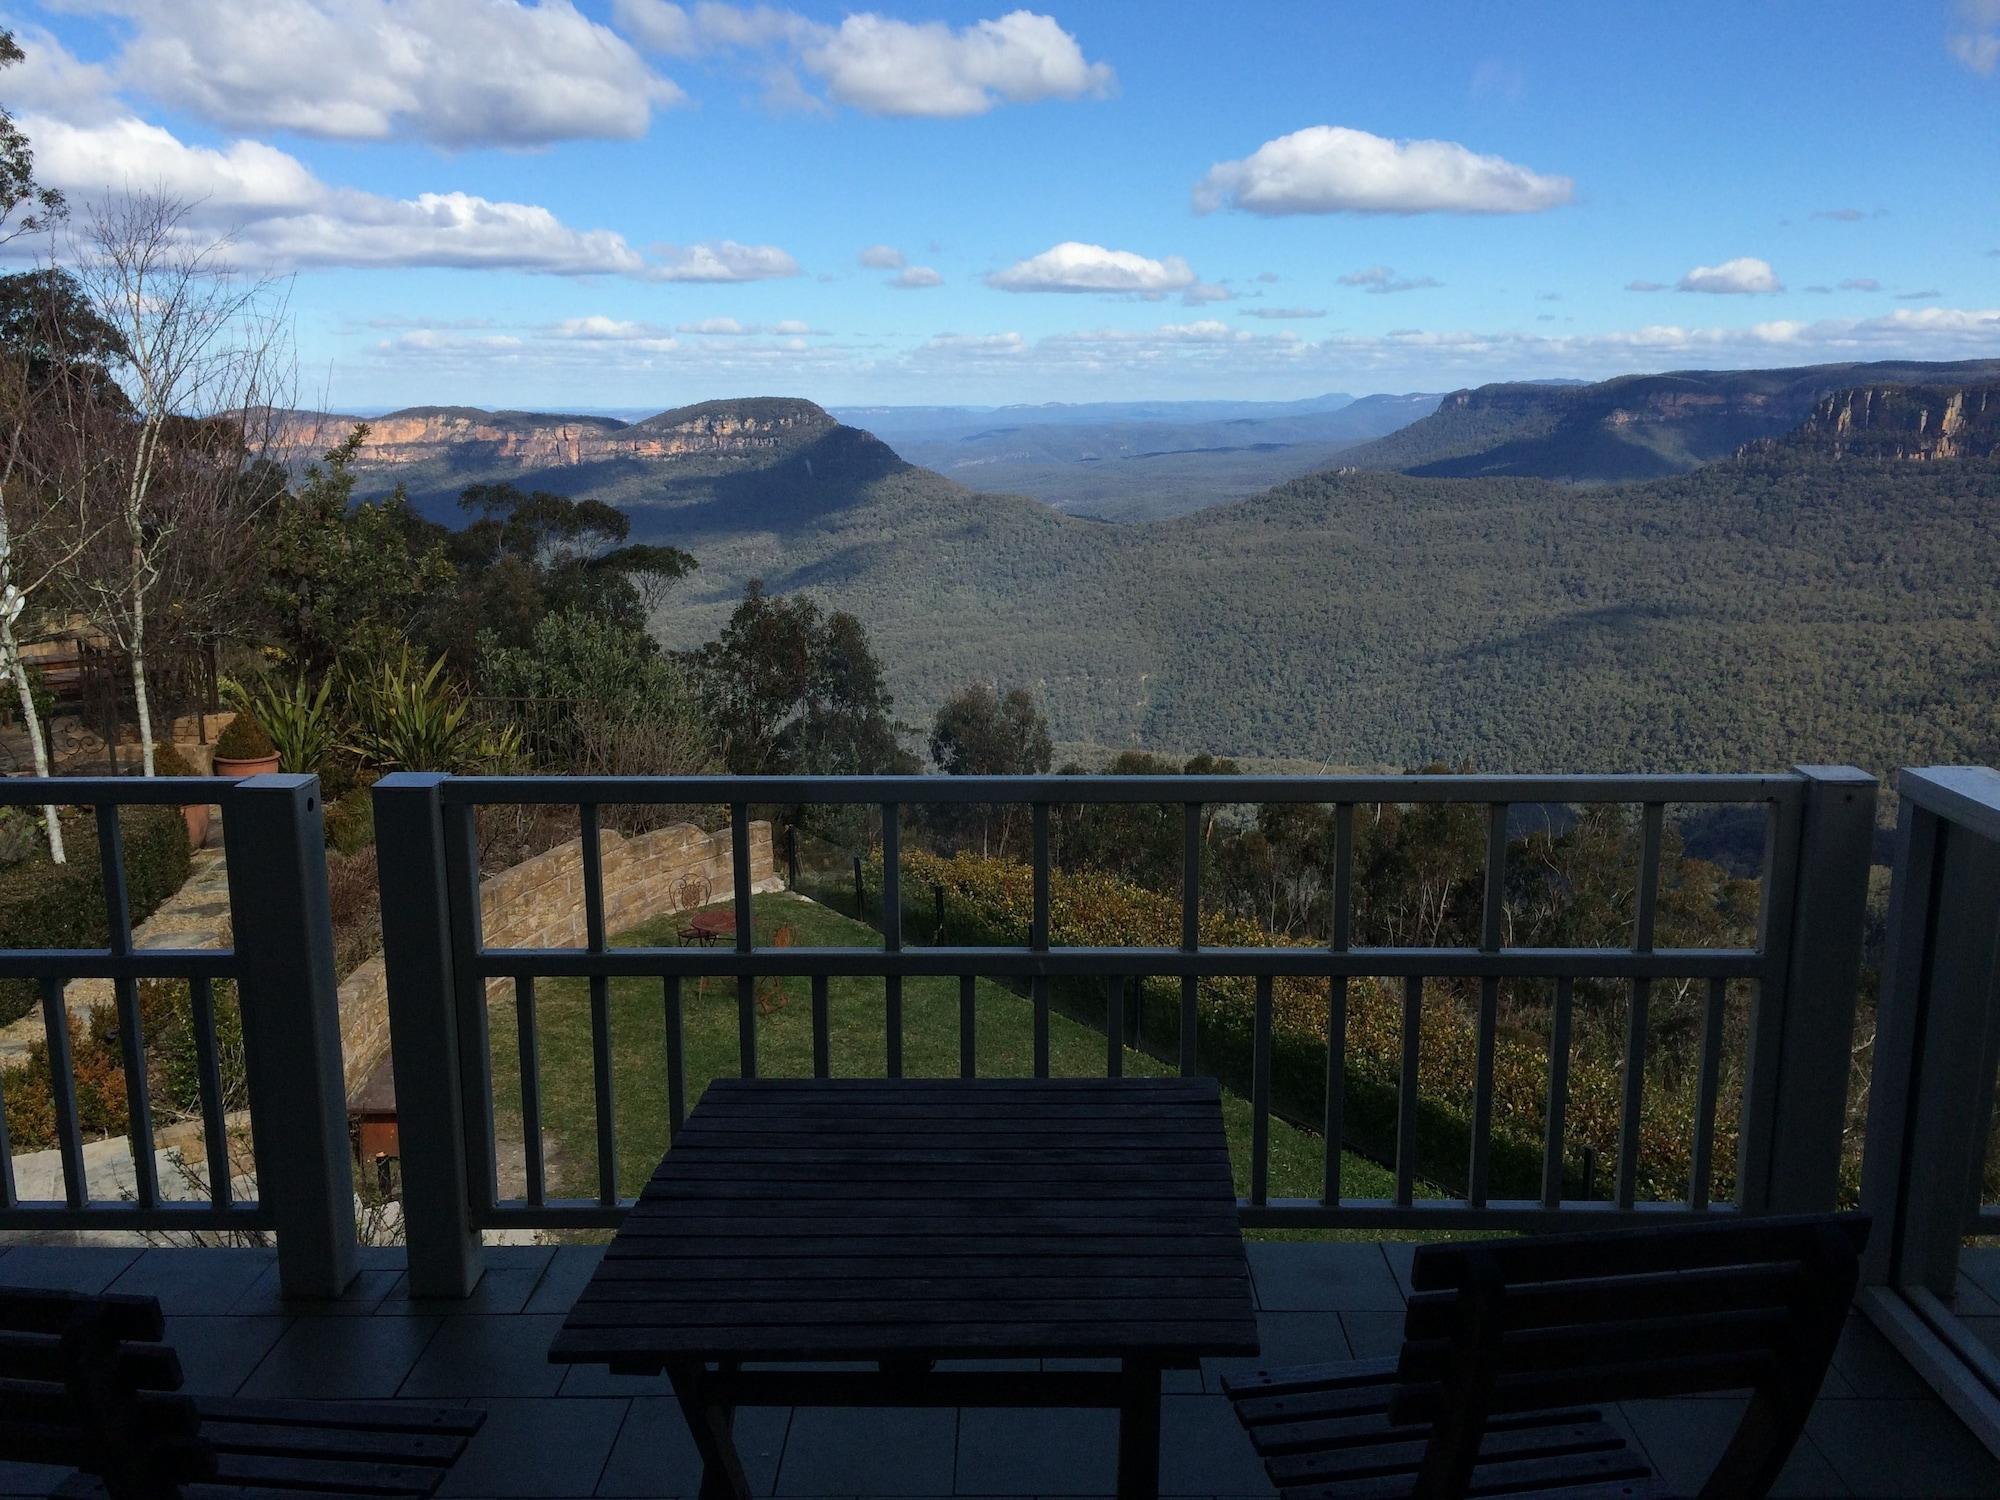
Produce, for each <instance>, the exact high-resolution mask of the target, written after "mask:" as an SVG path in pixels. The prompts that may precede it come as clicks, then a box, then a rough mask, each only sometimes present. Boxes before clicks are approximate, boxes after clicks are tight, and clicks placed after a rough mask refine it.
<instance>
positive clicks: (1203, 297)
mask: <svg viewBox="0 0 2000 1500" xmlns="http://www.w3.org/2000/svg"><path fill="white" fill-rule="evenodd" d="M1235 300H1236V293H1234V292H1232V291H1231V290H1230V289H1229V288H1228V287H1226V286H1223V285H1222V284H1221V283H1219V282H1214V281H1197V282H1196V283H1195V284H1194V285H1193V286H1191V287H1189V288H1188V289H1187V290H1186V291H1184V292H1182V293H1181V303H1182V305H1183V306H1186V307H1204V306H1206V305H1207V304H1208V303H1211V302H1234V301H1235Z"/></svg>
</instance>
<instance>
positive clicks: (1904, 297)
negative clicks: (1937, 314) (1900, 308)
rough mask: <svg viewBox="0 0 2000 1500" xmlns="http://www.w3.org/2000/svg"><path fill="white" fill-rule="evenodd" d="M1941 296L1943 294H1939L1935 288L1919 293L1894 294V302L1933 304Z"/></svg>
mask: <svg viewBox="0 0 2000 1500" xmlns="http://www.w3.org/2000/svg"><path fill="white" fill-rule="evenodd" d="M1943 295H1944V293H1943V292H1940V291H1939V290H1938V289H1937V288H1936V287H1929V288H1927V289H1926V290H1924V291H1921V292H1898V293H1896V300H1897V301H1898V302H1935V301H1936V300H1937V299H1938V298H1939V297H1942V296H1943Z"/></svg>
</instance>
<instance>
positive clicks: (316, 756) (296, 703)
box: [226, 675, 342, 775]
mask: <svg viewBox="0 0 2000 1500" xmlns="http://www.w3.org/2000/svg"><path fill="white" fill-rule="evenodd" d="M226 693H227V696H228V698H229V701H230V703H231V704H233V705H234V706H235V708H236V710H237V714H238V719H237V722H238V723H241V722H242V721H243V719H246V718H247V719H249V720H251V721H252V722H253V723H255V724H257V725H259V726H260V727H261V728H262V729H263V731H264V733H265V735H266V736H267V737H268V738H269V740H270V742H271V746H272V748H273V749H275V750H276V751H277V752H278V769H279V770H281V771H295V772H298V773H300V774H302V775H317V774H318V773H319V772H320V770H321V769H322V768H323V767H324V766H325V765H326V763H327V762H328V761H329V760H331V759H332V758H334V756H336V755H337V754H338V753H339V751H340V748H341V739H342V726H341V723H340V719H339V716H338V715H337V714H336V712H335V711H334V709H333V708H332V706H331V704H330V702H329V700H330V698H331V697H332V694H333V678H332V677H331V676H328V677H324V678H322V679H321V680H320V685H319V690H318V691H317V692H314V691H313V690H312V689H311V688H309V687H307V686H306V680H305V678H304V677H303V676H300V677H292V678H281V677H278V676H276V675H272V676H267V677H262V678H259V679H258V680H257V681H255V682H253V683H248V684H245V683H241V682H232V683H230V684H229V685H228V687H227V689H226ZM265 753H266V754H269V753H270V752H269V751H266V752H265Z"/></svg>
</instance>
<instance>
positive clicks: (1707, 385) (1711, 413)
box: [1341, 360, 2000, 483]
mask: <svg viewBox="0 0 2000 1500" xmlns="http://www.w3.org/2000/svg"><path fill="white" fill-rule="evenodd" d="M1994 380H2000V360H1964V361H1958V362H1954V363H1913V362H1906V361H1882V362H1878V363H1871V364H1839V365H1808V366H1800V367H1795V368H1788V369H1771V370H1676V371H1671V372H1669V373H1667V374H1663V375H1622V376H1619V377H1617V378H1616V379H1612V380H1604V381H1599V382H1597V383H1596V384H1594V385H1583V386H1553V385H1546V384H1528V383H1525V382H1522V383H1514V384H1500V385H1484V386H1479V387H1478V388H1476V389H1471V390H1463V391H1454V392H1453V393H1452V394H1451V395H1449V396H1447V397H1445V398H1444V400H1443V402H1442V403H1441V404H1440V405H1439V406H1438V409H1437V411H1436V412H1434V413H1433V414H1432V415H1430V416H1428V417H1426V418H1424V419H1423V420H1421V421H1418V422H1413V423H1411V424H1410V425H1409V426H1407V427H1404V428H1403V429H1401V430H1400V431H1397V432H1393V433H1390V434H1389V435H1388V436H1386V437H1383V438H1379V439H1377V440H1376V441H1374V442H1371V443H1365V444H1362V445H1360V446H1358V447H1356V448H1353V449H1351V450H1349V452H1348V453H1347V454H1345V455H1344V456H1343V457H1342V459H1341V462H1342V464H1344V465H1351V466H1354V467H1357V468H1367V469H1394V470H1398V471H1400V472H1402V473H1405V474H1413V475H1418V476H1421V477H1425V478H1461V479H1462V478H1473V477H1478V476H1482V475H1484V476H1499V475H1525V476H1534V477H1539V478H1545V479H1559V480H1567V481H1571V482H1582V483H1602V482H1610V481H1618V480H1632V479H1656V478H1661V477H1664V476H1666V475H1670V474H1682V473H1686V472H1687V471H1688V470H1690V469H1695V468H1698V467H1700V466H1701V465H1703V464H1706V463H1712V462H1714V461H1715V460H1717V459H1721V458H1726V457H1728V456H1729V455H1730V454H1732V453H1734V452H1736V451H1737V450H1739V449H1741V448H1742V447H1744V446H1745V445H1746V444H1750V443H1755V442H1759V441H1767V440H1772V439H1778V438H1782V437H1784V436H1785V435H1786V434H1787V433H1789V432H1790V431H1792V429H1794V428H1796V427H1798V426H1799V424H1801V423H1802V422H1804V421H1805V420H1806V419H1807V418H1808V417H1809V416H1810V415H1811V413H1812V411H1813V409H1814V405H1815V403H1817V402H1820V401H1822V400H1824V399H1825V398H1826V397H1828V396H1830V395H1833V394H1834V393H1835V392H1838V391H1841V390H1847V389H1856V388H1876V389H1880V388H1885V387H1889V386H1900V385H1922V386H1928V387H1957V386H1961V385H1967V384H1972V383H1978V382H1991V381H1994Z"/></svg>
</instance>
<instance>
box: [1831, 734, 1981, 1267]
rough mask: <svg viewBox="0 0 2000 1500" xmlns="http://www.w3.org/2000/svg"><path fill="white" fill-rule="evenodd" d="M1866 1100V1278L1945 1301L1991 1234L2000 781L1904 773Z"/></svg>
mask: <svg viewBox="0 0 2000 1500" xmlns="http://www.w3.org/2000/svg"><path fill="white" fill-rule="evenodd" d="M1897 790H1898V792H1899V794H1900V797H1901V801H1900V804H1899V808H1898V816H1899V820H1900V821H1899V827H1898V830H1897V839H1898V848H1897V854H1896V882H1895V886H1894V888H1893V892H1892V896H1891V900H1890V909H1889V933H1888V951H1887V953H1886V954H1885V961H1884V964H1883V976H1882V999H1881V1009H1880V1016H1879V1020H1878V1024H1877V1031H1876V1039H1875V1068H1874V1083H1873V1086H1872V1088H1871V1091H1870V1093H1869V1100H1868V1102H1869V1115H1868V1147H1869V1149H1868V1158H1867V1171H1866V1174H1865V1175H1864V1178H1863V1182H1862V1195H1863V1200H1864V1204H1865V1206H1868V1207H1870V1208H1872V1209H1874V1210H1875V1212H1876V1213H1877V1215H1878V1217H1880V1218H1882V1219H1883V1220H1884V1221H1885V1223H1886V1224H1887V1226H1888V1232H1887V1233H1882V1234H1877V1235H1876V1236H1875V1238H1874V1239H1873V1241H1872V1242H1871V1243H1870V1245H1869V1260H1870V1263H1871V1267H1872V1268H1873V1269H1874V1270H1875V1271H1876V1273H1877V1274H1876V1276H1875V1278H1874V1279H1879V1280H1887V1281H1889V1282H1891V1283H1892V1284H1896V1285H1901V1286H1904V1287H1909V1288H1917V1287H1923V1288H1927V1289H1929V1290H1930V1291H1931V1292H1932V1293H1934V1294H1935V1295H1936V1296H1937V1297H1940V1298H1942V1299H1944V1300H1946V1301H1950V1300H1951V1299H1952V1298H1953V1297H1954V1296H1955V1295H1956V1294H1957V1279H1958V1257H1959V1250H1960V1248H1961V1246H1962V1243H1963V1241H1964V1239H1965V1237H1966V1236H1967V1235H2000V1203H1996V1202H1994V1201H1992V1199H1991V1198H1990V1197H1989V1196H1988V1194H1989V1193H1990V1192H1991V1191H1992V1189H1991V1186H1990V1177H1991V1174H1992V1170H1993V1166H1994V1164H1993V1163H1990V1162H1989V1161H1988V1154H1989V1150H1990V1149H1991V1141H1992V1129H1993V1120H1994V1114H1993V1111H1994V1083H1995V1074H1996V1072H2000V774H1996V773H1995V772H1993V771H1991V770H1987V769H1984V768H1981V767H1972V766H1934V767H1929V768H1926V769H1922V770H1907V771H1904V772H1903V773H1902V775H1901V777H1900V778H1899V779H1898V782H1897Z"/></svg>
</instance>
